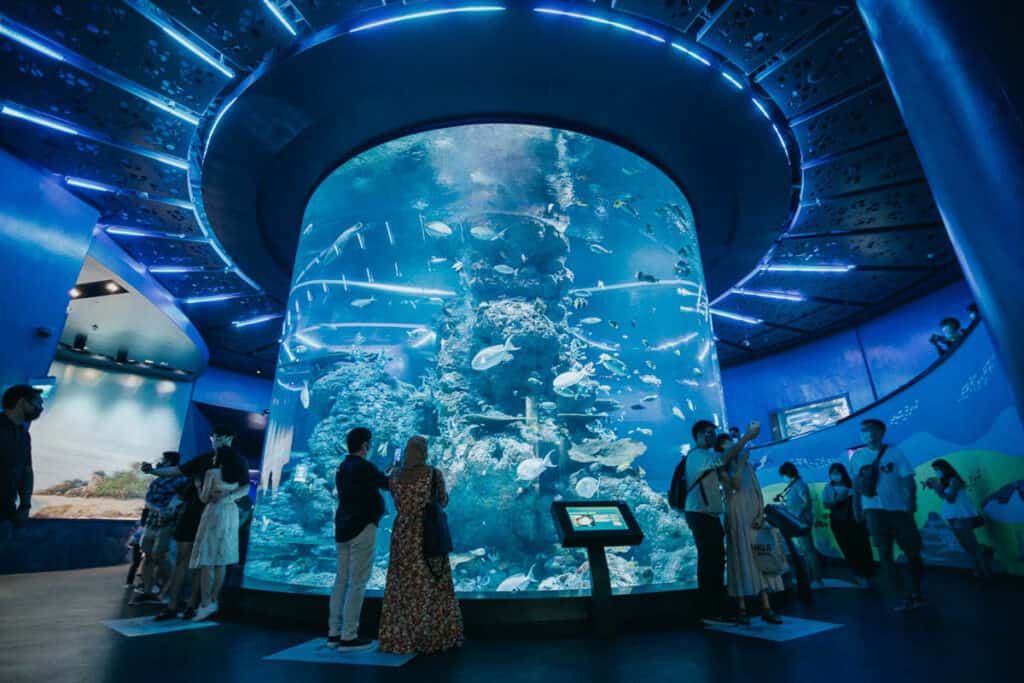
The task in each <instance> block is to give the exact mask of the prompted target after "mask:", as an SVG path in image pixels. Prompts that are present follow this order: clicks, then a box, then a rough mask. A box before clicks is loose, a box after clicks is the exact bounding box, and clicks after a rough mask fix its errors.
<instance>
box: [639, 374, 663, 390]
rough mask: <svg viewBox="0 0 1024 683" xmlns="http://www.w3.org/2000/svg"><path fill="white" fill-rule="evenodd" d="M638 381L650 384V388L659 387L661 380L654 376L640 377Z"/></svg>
mask: <svg viewBox="0 0 1024 683" xmlns="http://www.w3.org/2000/svg"><path fill="white" fill-rule="evenodd" d="M640 381H641V382H643V383H644V384H650V385H652V386H656V387H660V386H661V380H660V379H658V378H657V377H655V376H654V375H640Z"/></svg>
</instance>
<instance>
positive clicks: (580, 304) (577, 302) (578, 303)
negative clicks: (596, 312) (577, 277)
mask: <svg viewBox="0 0 1024 683" xmlns="http://www.w3.org/2000/svg"><path fill="white" fill-rule="evenodd" d="M587 303H588V302H587V300H586V299H584V298H583V297H581V296H578V297H576V298H575V299H573V300H572V307H573V308H575V309H576V310H577V311H580V310H583V309H584V308H586V307H587Z"/></svg>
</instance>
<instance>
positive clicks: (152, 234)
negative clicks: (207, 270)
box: [97, 223, 206, 244]
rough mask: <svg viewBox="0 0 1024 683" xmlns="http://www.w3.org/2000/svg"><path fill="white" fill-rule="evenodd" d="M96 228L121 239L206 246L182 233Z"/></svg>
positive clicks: (116, 226)
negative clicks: (136, 238)
mask: <svg viewBox="0 0 1024 683" xmlns="http://www.w3.org/2000/svg"><path fill="white" fill-rule="evenodd" d="M97 227H98V228H100V229H102V230H103V231H104V232H106V233H107V234H108V235H119V236H121V237H143V238H147V239H159V240H178V241H181V242H198V243H200V244H206V240H205V239H203V238H201V237H195V236H192V235H186V234H185V233H183V232H177V233H176V232H160V231H157V230H145V229H142V228H132V227H129V226H122V225H110V224H106V223H99V224H97Z"/></svg>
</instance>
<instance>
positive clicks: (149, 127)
mask: <svg viewBox="0 0 1024 683" xmlns="http://www.w3.org/2000/svg"><path fill="white" fill-rule="evenodd" d="M0 98H2V99H6V100H9V101H10V102H12V103H15V104H20V105H22V106H25V107H28V108H30V109H34V110H36V111H38V112H41V113H44V114H49V115H52V116H55V117H57V118H61V119H64V120H65V121H67V122H68V123H72V124H75V125H78V126H81V127H84V128H88V129H91V130H93V131H96V132H99V133H103V134H105V135H107V136H109V137H110V138H112V139H114V140H118V141H123V142H129V143H132V144H135V145H138V146H140V147H145V148H147V149H152V150H157V151H160V152H165V153H168V154H175V155H182V154H184V153H185V150H187V149H188V142H189V140H190V139H191V137H192V133H193V131H194V130H195V129H194V127H193V126H192V125H190V124H189V123H186V122H185V121H182V120H180V119H177V118H175V117H173V116H171V115H170V114H167V113H166V112H163V111H161V110H159V109H157V108H156V107H154V106H153V105H151V104H148V103H147V102H145V101H143V100H141V99H139V98H137V97H135V96H134V95H129V94H128V93H126V92H124V91H123V90H120V89H118V88H115V87H114V86H112V85H110V84H109V83H106V82H105V81H101V80H99V79H95V78H93V77H92V76H90V75H89V74H86V73H84V72H82V71H79V70H78V69H76V68H74V67H73V66H70V65H68V64H66V63H61V62H56V61H54V60H52V59H49V58H47V57H43V56H41V55H39V54H37V53H35V52H33V51H31V50H29V49H28V48H25V47H22V46H21V45H18V44H17V43H14V42H12V41H10V40H7V39H6V38H0Z"/></svg>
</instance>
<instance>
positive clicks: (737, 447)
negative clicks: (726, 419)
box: [722, 422, 761, 466]
mask: <svg viewBox="0 0 1024 683" xmlns="http://www.w3.org/2000/svg"><path fill="white" fill-rule="evenodd" d="M760 433H761V423H760V422H751V423H750V424H749V425H748V426H747V431H746V432H745V433H744V434H743V436H741V437H740V438H739V439H738V440H737V441H736V442H735V443H734V444H733V445H732V446H730V447H729V450H727V451H726V452H725V455H723V456H722V465H724V466H728V465H729V463H731V462H732V461H733V460H735V459H736V456H738V455H739V454H740V453H742V452H743V450H744V448H745V447H746V445H747V444H748V443H750V442H751V441H753V440H754V439H756V438H757V435H758V434H760Z"/></svg>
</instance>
